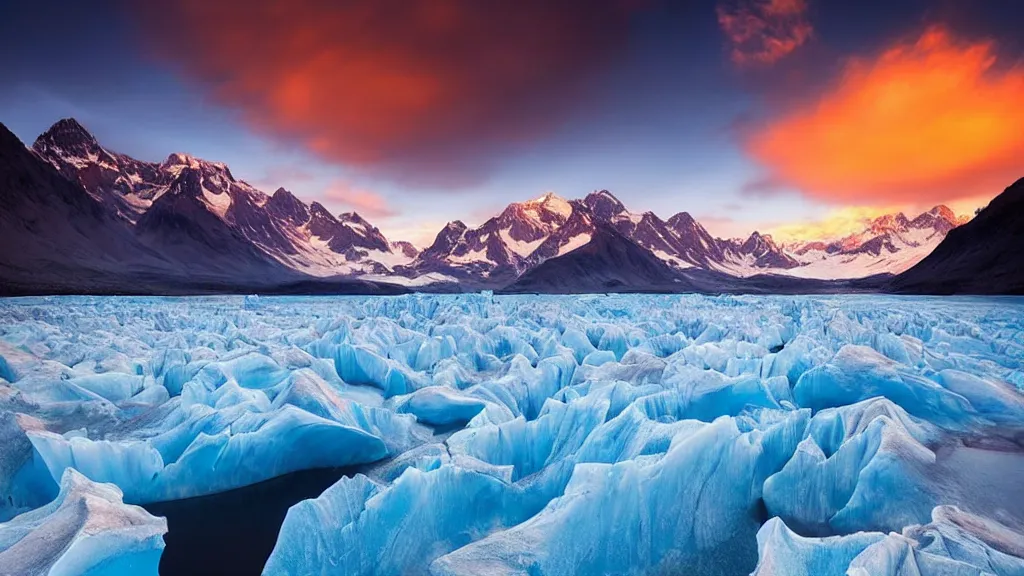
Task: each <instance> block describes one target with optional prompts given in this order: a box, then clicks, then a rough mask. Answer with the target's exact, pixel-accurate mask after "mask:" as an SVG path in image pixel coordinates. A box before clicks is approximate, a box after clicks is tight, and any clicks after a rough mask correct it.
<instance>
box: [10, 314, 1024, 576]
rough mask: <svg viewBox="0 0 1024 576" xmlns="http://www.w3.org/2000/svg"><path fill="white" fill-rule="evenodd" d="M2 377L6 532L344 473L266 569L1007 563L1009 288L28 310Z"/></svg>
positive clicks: (1019, 449)
mask: <svg viewBox="0 0 1024 576" xmlns="http://www.w3.org/2000/svg"><path fill="white" fill-rule="evenodd" d="M0 378H2V381H0V488H2V489H3V492H2V493H3V494H4V495H6V498H5V499H3V500H2V501H0V521H3V520H8V519H11V518H14V517H15V516H17V517H18V518H21V517H23V516H24V515H25V513H26V512H29V511H32V510H36V511H39V510H46V509H48V508H47V507H52V506H53V504H52V502H57V501H59V498H60V497H59V494H60V493H61V491H60V489H61V482H62V480H63V479H65V478H66V474H68V473H74V474H78V475H80V477H82V478H87V479H88V481H90V482H107V483H111V484H114V485H116V486H117V487H118V488H119V489H120V490H121V491H122V492H123V495H124V501H125V502H128V503H149V502H159V501H166V500H175V499H180V498H187V497H192V496H200V495H208V494H214V493H217V492H222V491H227V490H231V489H233V488H238V487H241V486H245V485H248V484H252V483H255V482H260V481H262V480H266V479H269V478H273V477H276V476H281V475H285V474H288V473H290V472H295V471H300V470H305V469H312V468H332V469H337V470H345V471H346V475H345V477H343V478H341V480H339V481H338V482H337V483H336V484H334V485H333V486H331V487H330V488H328V489H327V490H325V491H324V492H323V493H322V494H321V495H320V496H319V497H317V498H313V499H310V500H306V501H303V502H299V503H297V504H296V505H294V506H293V507H292V508H291V510H290V511H289V512H288V515H287V517H286V518H285V520H284V523H283V525H282V526H281V528H280V532H279V535H278V538H277V541H276V546H275V547H274V550H273V553H272V554H271V555H270V558H269V561H268V562H267V563H266V566H265V569H264V571H265V573H266V574H273V575H277V574H282V575H283V574H367V575H369V574H395V575H431V576H454V575H478V574H496V575H505V574H507V575H513V574H514V575H523V574H529V575H531V576H540V575H548V576H553V575H563V574H631V575H641V574H650V575H656V574H657V575H661V574H709V575H714V574H723V575H724V574H728V575H733V574H750V573H752V572H754V571H756V573H757V574H758V575H766V574H847V573H849V574H855V575H857V576H860V575H862V574H894V575H895V574H899V575H911V574H920V575H925V576H927V575H930V574H935V575H939V574H943V575H944V574H999V575H1002V574H1020V573H1021V572H1020V571H1019V568H1018V566H1019V564H1018V563H1019V562H1020V558H1021V557H1022V556H1024V552H1022V549H1021V547H1020V546H1019V536H1018V535H1019V534H1020V533H1021V532H1022V531H1024V489H1022V488H1021V485H1020V479H1021V478H1024V395H1022V393H1024V302H1022V301H1021V300H1017V299H1006V298H997V299H979V298H945V299H943V298H903V297H879V296H847V297H828V296H817V297H788V296H787V297H782V296H780V297H753V296H751V297H739V296H722V297H707V296H686V295H682V296H681V295H672V296H655V295H616V296H573V297H557V296H516V297H495V296H493V295H490V294H463V295H448V296H416V295H414V296H401V297H378V298H352V297H345V298H249V299H244V300H243V299H242V298H232V297H212V298H188V299H150V298H51V299H17V300H8V301H3V302H0ZM69 470H70V471H73V472H67V471H69ZM339 474H340V473H339ZM55 499H56V500H55ZM29 513H34V512H29ZM19 514H20V515H21V516H18V515H19ZM172 529H173V528H172ZM972 570H973V571H972ZM0 572H2V571H0Z"/></svg>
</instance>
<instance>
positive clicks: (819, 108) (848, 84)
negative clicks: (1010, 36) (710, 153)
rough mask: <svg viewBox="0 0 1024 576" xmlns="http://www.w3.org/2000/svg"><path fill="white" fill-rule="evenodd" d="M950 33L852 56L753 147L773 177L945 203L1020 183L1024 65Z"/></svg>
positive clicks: (843, 198)
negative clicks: (835, 77)
mask: <svg viewBox="0 0 1024 576" xmlns="http://www.w3.org/2000/svg"><path fill="white" fill-rule="evenodd" d="M995 48H996V47H995V45H994V44H993V43H992V42H988V41H963V40H958V39H956V38H954V37H953V36H952V34H951V33H950V32H949V31H948V30H946V29H944V28H941V27H935V28H930V29H928V30H927V31H926V32H924V33H923V34H921V35H920V36H919V37H918V38H917V39H915V40H913V41H910V42H900V43H897V44H895V45H893V46H891V47H889V48H887V49H885V50H883V51H882V52H881V53H880V54H879V55H878V56H876V57H873V58H854V59H851V60H849V61H848V62H847V63H846V64H845V65H844V67H843V69H842V73H841V74H840V76H839V78H838V80H837V82H836V83H835V84H834V85H833V86H832V87H830V88H828V89H826V90H825V92H824V93H823V94H822V95H821V96H820V97H819V98H817V99H816V100H814V101H811V102H809V103H807V104H806V105H804V106H802V107H798V108H796V109H794V110H791V111H789V112H788V113H786V114H784V115H782V116H780V117H778V118H774V119H771V120H769V121H768V122H767V124H766V125H765V126H764V127H763V129H760V130H758V131H756V132H755V133H754V134H753V135H752V136H751V137H750V139H749V141H748V143H747V144H748V149H749V151H750V152H751V154H752V155H753V156H754V157H755V158H756V159H757V160H758V161H759V162H761V163H762V164H763V165H764V166H765V167H766V168H767V169H768V170H769V171H770V172H771V174H772V175H773V177H774V178H777V179H779V180H781V181H783V182H785V183H786V184H788V185H791V186H793V187H796V188H798V189H799V190H800V191H802V192H803V193H804V194H806V195H808V196H810V197H813V198H818V199H821V200H825V201H827V202H833V203H839V204H843V203H868V202H870V203H877V204H889V203H922V202H925V203H926V202H941V201H947V200H951V199H957V198H963V197H965V196H972V195H976V194H979V193H982V192H984V191H989V192H991V191H992V190H997V189H999V188H1001V187H1003V186H1006V185H1007V184H1008V183H1010V182H1012V181H1013V180H1014V179H1015V178H1016V177H1017V176H1019V175H1020V170H1021V157H1022V155H1024V107H1022V106H1021V102H1024V69H1022V68H1021V67H1020V66H1019V65H1016V64H1015V63H1013V62H1009V63H1007V62H1002V61H1000V60H999V59H998V57H997V55H996V50H995Z"/></svg>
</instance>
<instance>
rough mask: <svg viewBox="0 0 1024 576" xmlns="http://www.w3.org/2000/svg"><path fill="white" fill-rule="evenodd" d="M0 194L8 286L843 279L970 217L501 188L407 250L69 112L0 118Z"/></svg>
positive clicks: (892, 264) (626, 284)
mask: <svg viewBox="0 0 1024 576" xmlns="http://www.w3.org/2000/svg"><path fill="white" fill-rule="evenodd" d="M0 208H3V215H2V216H0V218H2V220H0V222H3V224H4V226H5V230H7V231H9V232H7V233H5V234H4V235H3V238H2V248H3V253H2V254H0V271H2V272H3V276H2V278H3V280H4V286H3V288H4V292H6V293H38V292H44V293H49V292H69V291H70V292H80V291H85V292H111V291H113V292H119V291H140V292H144V293H150V292H156V293H164V292H177V291H183V292H194V291H211V292H220V291H268V292H293V291H294V292H302V291H313V292H319V291H323V292H342V293H344V292H353V291H354V292H362V291H366V292H371V293H379V292H393V291H401V290H403V289H409V288H413V289H419V290H446V291H457V290H477V289H488V288H489V289H509V290H511V291H530V290H531V289H534V290H535V291H560V292H580V291H607V290H635V289H642V290H645V291H652V290H653V291H687V290H698V291H706V290H711V291H746V290H748V289H752V288H751V287H755V286H757V287H760V288H758V289H757V290H756V291H762V288H764V289H767V290H768V291H771V289H772V287H773V286H777V287H778V288H779V289H780V290H783V291H789V290H801V289H805V290H807V291H819V290H843V289H849V288H850V287H851V286H853V285H854V283H855V282H853V283H851V281H855V280H856V279H860V278H865V277H872V278H879V279H881V278H888V277H889V276H890V275H894V274H900V273H902V272H905V271H906V270H908V269H910V268H911V267H913V266H914V265H915V264H918V263H919V262H921V261H922V260H924V259H925V257H926V256H928V255H929V254H931V253H932V252H933V250H935V249H936V247H937V246H939V244H940V243H942V242H943V239H944V238H946V236H947V234H949V233H950V231H951V230H954V229H955V228H957V227H958V226H962V225H963V224H965V222H966V219H965V218H959V217H957V216H956V215H955V214H954V213H953V212H952V211H951V210H950V209H949V208H947V207H945V206H936V207H935V208H933V209H931V210H929V211H927V212H924V213H922V214H920V215H917V216H916V217H914V218H908V217H907V216H905V215H904V214H902V213H894V214H887V215H884V216H882V217H879V218H877V219H875V220H873V221H871V222H869V223H868V224H867V225H866V226H865V228H864V230H862V231H861V232H858V233H856V234H852V235H849V236H846V237H843V238H838V239H822V240H818V241H811V242H801V243H791V244H784V245H783V244H779V243H777V242H775V241H774V239H773V238H772V237H771V236H770V235H767V234H760V233H759V232H753V233H752V234H751V235H750V236H749V237H747V238H735V239H721V238H716V237H714V236H712V235H711V234H710V233H709V232H708V231H707V230H706V229H705V228H704V227H703V226H702V225H701V224H700V223H699V222H698V221H697V220H695V219H694V218H693V217H692V216H691V215H690V214H689V213H687V212H679V213H677V214H674V215H672V216H671V217H669V218H668V219H665V220H663V219H661V218H660V217H659V216H658V215H656V214H654V213H652V212H644V213H642V214H637V213H634V212H631V211H629V210H628V209H627V208H626V206H625V205H623V203H622V202H621V201H619V200H618V199H617V198H616V197H615V196H614V195H613V194H612V193H610V192H609V191H607V190H601V191H595V192H593V193H591V194H588V195H587V196H586V197H584V198H582V199H572V200H566V199H564V198H561V197H559V196H557V195H555V194H552V193H548V194H545V195H543V196H541V197H540V198H536V199H534V200H529V201H526V202H517V203H512V204H510V205H508V206H507V207H506V208H505V209H504V210H502V211H501V212H500V213H499V214H497V215H496V216H494V217H492V218H490V219H488V220H487V221H485V222H484V223H483V224H481V225H480V226H477V227H475V228H471V227H469V226H467V225H466V224H465V223H463V222H461V221H458V220H456V221H453V222H449V223H448V224H447V225H446V226H444V227H443V228H442V229H441V230H440V231H439V232H438V234H437V236H436V237H435V239H434V241H433V242H432V243H431V244H430V245H429V246H427V247H425V248H424V249H423V250H422V251H420V250H417V248H416V247H414V246H413V245H412V244H410V243H408V242H401V241H392V240H389V239H388V238H386V237H385V236H384V234H382V233H381V231H380V230H379V229H378V228H377V227H375V226H373V225H372V224H371V223H369V222H368V221H366V220H365V219H364V218H362V217H361V216H360V215H359V214H357V213H354V212H347V213H341V214H332V213H331V212H330V211H329V210H328V209H327V208H326V207H324V206H323V205H322V204H320V203H318V202H312V203H309V204H307V203H305V202H303V201H302V200H300V199H299V198H297V197H296V196H295V195H294V194H292V193H291V192H289V191H288V190H285V189H284V188H278V189H277V190H276V191H275V192H273V193H272V194H266V193H264V192H262V191H260V190H258V189H257V188H255V187H254V186H252V185H250V184H249V183H247V182H245V181H243V180H239V179H236V178H235V177H234V175H232V173H231V171H230V169H229V168H228V167H227V166H226V165H224V164H222V163H218V162H211V161H207V160H201V159H198V158H195V157H193V156H190V155H187V154H182V153H173V154H170V155H169V156H168V157H167V158H166V160H164V161H162V162H146V161H142V160H137V159H135V158H132V157H130V156H127V155H125V154H121V153H117V152H114V151H111V150H108V149H107V148H105V147H103V146H102V145H101V144H100V143H99V142H98V141H97V140H96V138H95V137H94V136H93V135H92V134H90V133H89V132H88V131H87V130H86V129H85V128H84V127H83V126H82V125H81V124H79V123H78V122H77V121H75V120H74V119H70V118H69V119H63V120H60V121H58V122H57V123H56V124H54V125H53V126H52V127H51V128H50V129H48V130H47V131H46V132H44V133H43V134H41V135H40V136H39V137H38V138H37V139H36V140H35V142H34V143H33V144H32V146H31V147H30V148H26V147H25V146H24V145H23V144H22V143H21V142H20V141H19V140H18V139H17V138H16V137H15V136H14V135H13V134H11V133H10V132H9V131H8V130H7V129H6V128H5V127H3V126H2V125H0ZM880 282H882V280H877V281H871V282H868V283H867V284H863V283H861V284H860V285H863V286H867V287H868V288H873V287H877V286H880V285H881V284H880ZM531 286H532V287H533V288H531ZM402 287H405V288H402Z"/></svg>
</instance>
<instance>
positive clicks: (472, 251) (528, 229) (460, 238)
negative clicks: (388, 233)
mask: <svg viewBox="0 0 1024 576" xmlns="http://www.w3.org/2000/svg"><path fill="white" fill-rule="evenodd" d="M576 212H577V211H576V209H575V208H574V207H573V205H572V204H570V203H569V202H568V201H566V200H565V199H563V198H561V197H559V196H556V195H555V194H551V193H548V194H545V195H543V196H541V197H540V198H536V199H534V200H529V201H527V202H515V203H512V204H509V205H508V206H507V207H506V208H505V209H504V210H502V211H501V213H500V214H498V215H497V216H494V217H493V218H490V219H488V220H487V221H486V222H484V223H483V224H482V225H480V226H479V227H477V228H469V227H467V226H466V225H465V224H464V223H463V222H461V221H459V220H456V221H453V222H449V223H448V224H447V225H446V226H445V227H444V228H443V229H442V230H441V231H440V232H439V233H438V234H437V237H436V238H435V239H434V242H433V243H432V244H431V245H430V246H428V247H427V248H425V249H424V250H423V251H422V252H420V254H419V255H418V257H417V258H416V261H415V262H414V263H413V264H412V265H411V266H410V267H408V269H407V272H408V273H412V274H423V273H431V272H441V273H449V274H453V275H456V277H466V276H478V277H483V278H489V279H493V280H497V279H499V278H508V279H512V278H515V277H516V276H518V275H519V274H520V273H522V272H523V271H524V270H526V269H528V268H530V267H531V266H533V265H535V264H536V263H537V262H536V260H535V259H531V256H532V255H533V254H534V253H535V252H536V251H537V249H538V248H539V247H540V246H541V245H542V244H544V243H545V241H547V240H548V239H549V238H550V237H551V236H552V234H554V233H555V232H556V231H558V230H560V229H562V228H563V227H565V225H566V224H567V222H568V221H569V220H570V218H571V217H572V216H573V215H574V214H576Z"/></svg>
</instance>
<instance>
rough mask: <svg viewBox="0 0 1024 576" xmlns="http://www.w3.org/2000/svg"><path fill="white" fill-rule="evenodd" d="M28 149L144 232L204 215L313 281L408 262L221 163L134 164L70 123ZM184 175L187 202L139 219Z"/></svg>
mask: <svg viewBox="0 0 1024 576" xmlns="http://www.w3.org/2000/svg"><path fill="white" fill-rule="evenodd" d="M32 150H33V152H35V153H36V155H38V156H39V157H40V158H42V159H43V160H45V161H47V162H48V163H50V164H51V165H52V166H54V167H55V168H56V169H57V170H58V171H59V172H60V173H61V174H62V175H63V176H65V177H66V178H68V179H70V180H71V181H73V182H76V183H78V184H81V185H82V187H83V188H85V189H86V190H87V191H88V192H89V194H90V195H91V196H93V198H95V199H96V200H98V201H99V202H100V203H102V204H104V205H106V206H108V207H110V208H111V209H112V210H113V211H114V212H116V213H117V214H118V215H120V216H121V217H123V218H124V219H125V220H127V221H128V222H130V223H133V224H135V223H140V222H142V221H143V220H145V221H146V228H147V231H148V232H149V233H153V232H154V231H153V230H152V227H153V225H154V222H156V221H169V219H170V220H173V219H174V218H173V214H170V213H169V212H173V211H175V210H184V211H185V213H182V214H179V215H178V216H181V217H184V218H191V219H193V220H195V218H201V217H200V216H198V214H199V212H207V213H209V214H212V215H213V216H215V217H216V219H217V220H219V221H220V222H223V224H224V225H226V226H227V227H228V228H229V229H231V230H232V231H233V232H234V233H236V234H238V235H241V236H242V237H243V238H244V240H245V241H247V242H248V243H249V244H251V247H252V248H255V249H257V250H259V251H260V252H262V253H264V254H266V255H269V256H270V257H272V258H273V259H274V260H276V261H278V262H280V263H282V264H284V265H286V266H288V267H289V268H292V269H295V270H297V271H300V272H305V273H309V274H313V275H316V276H335V275H358V274H389V273H390V272H391V271H392V269H393V268H394V267H395V266H399V265H402V264H406V263H408V262H410V261H411V260H412V259H413V258H414V257H415V253H414V252H415V249H412V246H410V245H408V244H406V245H400V246H393V245H392V243H391V242H389V241H388V239H387V238H385V237H384V236H383V234H381V233H380V230H378V229H377V228H376V227H374V226H373V225H371V224H370V223H368V222H367V221H366V220H364V219H363V218H362V217H361V216H359V215H358V214H356V213H354V212H351V213H345V214H341V215H339V216H337V217H335V216H334V215H332V214H331V213H330V212H329V211H328V210H327V209H326V208H324V207H323V206H322V205H320V204H319V203H316V202H313V203H312V204H310V205H306V204H305V203H304V202H302V201H301V200H299V199H298V198H296V197H295V196H294V195H292V194H291V193H290V192H288V191H287V190H284V189H283V188H280V189H278V190H277V191H276V192H275V193H274V194H273V195H267V194H265V193H263V192H262V191H260V190H258V189H256V188H255V187H253V186H251V185H250V184H248V183H247V182H245V181H242V180H237V179H236V178H235V177H234V176H233V175H232V174H231V171H230V170H229V169H228V167H227V166H226V165H225V164H222V163H219V162H210V161H207V160H201V159H198V158H195V157H193V156H190V155H188V154H182V153H174V154H171V155H170V156H168V157H167V159H166V160H165V161H163V162H161V163H154V162H144V161H140V160H136V159H134V158H132V157H130V156H127V155H124V154H118V153H115V152H112V151H110V150H107V149H106V148H103V147H102V146H101V145H100V144H99V142H98V141H97V140H96V138H95V137H93V135H92V134H90V133H89V132H88V131H87V130H86V129H85V128H84V127H82V125H81V124H79V123H78V122H77V121H76V120H74V119H71V118H68V119H63V120H60V121H58V122H57V123H56V124H54V125H53V126H52V127H51V128H50V129H49V130H47V131H46V132H44V133H43V134H42V135H40V136H39V138H37V139H36V141H35V143H34V144H33V145H32ZM186 170H188V171H192V172H194V173H195V176H194V177H190V178H195V179H196V180H197V186H196V187H195V190H190V194H191V197H192V199H193V200H194V202H188V203H182V202H180V201H177V200H174V201H167V202H164V203H162V204H161V205H160V214H159V218H158V217H157V216H155V215H154V216H151V217H149V218H146V214H148V212H149V211H150V210H151V209H152V208H153V207H154V206H156V205H157V204H158V203H159V201H160V198H161V197H162V196H164V195H165V194H167V193H168V192H170V191H172V190H177V189H180V186H179V187H178V188H175V184H176V183H177V182H178V179H179V176H180V175H181V174H182V173H183V172H184V171H186ZM190 181H191V180H190ZM193 193H194V194H193ZM208 222H209V223H210V225H213V224H212V223H213V221H212V220H209V221H208ZM195 225H196V223H195V222H192V223H191V227H192V228H195ZM211 234H213V235H217V234H219V233H217V232H211ZM236 248H239V249H242V248H240V247H238V246H236ZM410 249H412V250H410ZM246 250H248V248H246Z"/></svg>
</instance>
